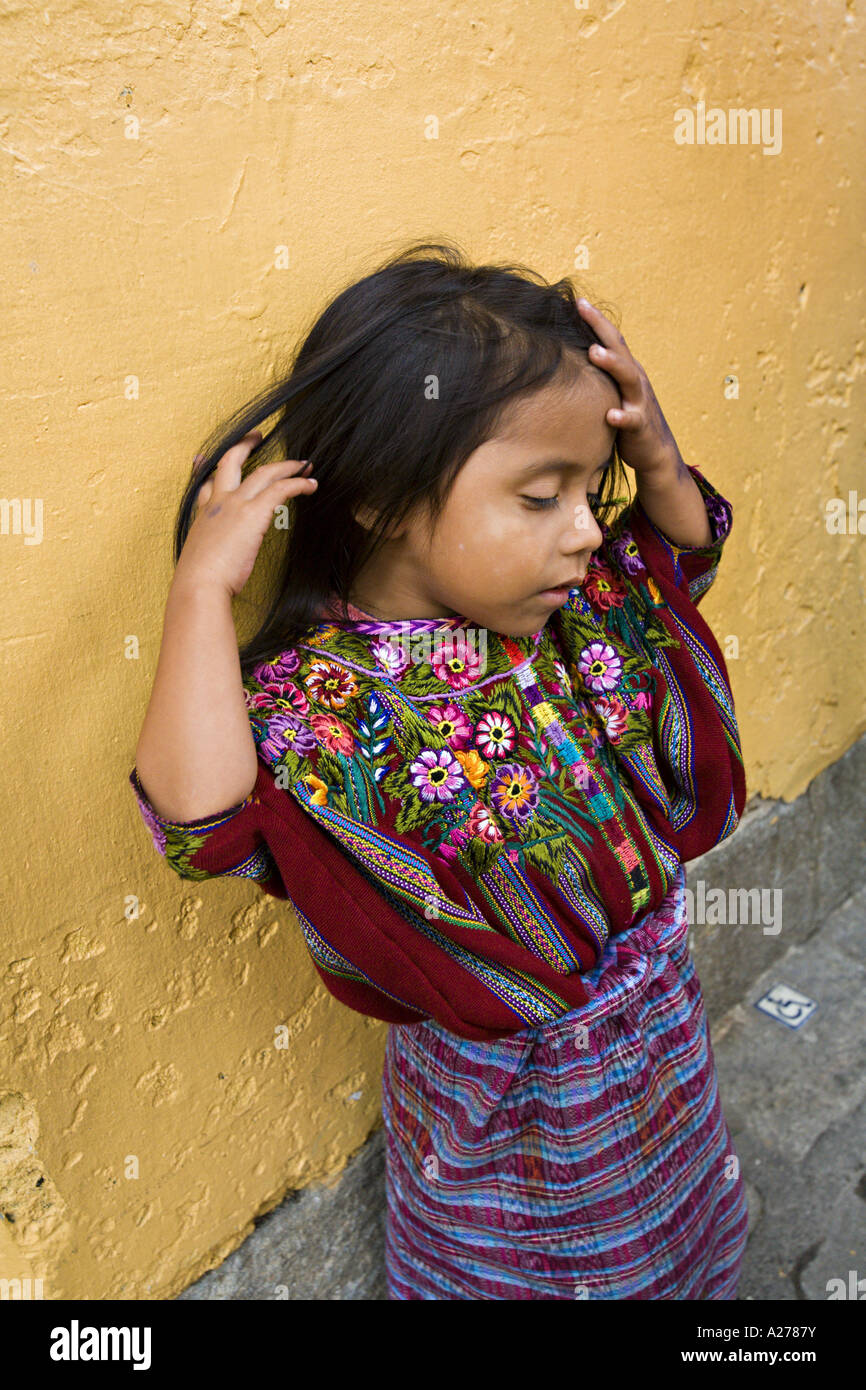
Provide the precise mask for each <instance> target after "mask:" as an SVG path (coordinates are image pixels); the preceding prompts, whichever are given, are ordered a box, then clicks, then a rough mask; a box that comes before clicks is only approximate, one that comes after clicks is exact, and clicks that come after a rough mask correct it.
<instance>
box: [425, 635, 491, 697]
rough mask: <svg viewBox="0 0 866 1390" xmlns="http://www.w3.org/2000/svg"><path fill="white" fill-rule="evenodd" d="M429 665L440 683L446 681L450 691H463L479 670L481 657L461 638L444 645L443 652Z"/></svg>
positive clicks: (475, 678) (475, 677)
mask: <svg viewBox="0 0 866 1390" xmlns="http://www.w3.org/2000/svg"><path fill="white" fill-rule="evenodd" d="M430 665H431V666H432V667H433V670H434V672H435V674H436V677H437V679H438V680H440V681H447V682H448V684H449V685H450V686H451V688H452V690H464V689H465V688H466V686H467V685H473V684H474V683H475V681H476V680H477V679H478V673H479V671H480V670H481V656H480V654H479V653H478V652H476V651H475V649H474V647H470V646H469V645H468V644H467V643H466V641H465V640H464V639H463V638H462V637H458V638H456V639H454V640H452V641H449V642H447V643H446V644H445V651H444V652H443V653H440V654H439V655H438V656H435V657H434V658H433V660H432V661H431V663H430Z"/></svg>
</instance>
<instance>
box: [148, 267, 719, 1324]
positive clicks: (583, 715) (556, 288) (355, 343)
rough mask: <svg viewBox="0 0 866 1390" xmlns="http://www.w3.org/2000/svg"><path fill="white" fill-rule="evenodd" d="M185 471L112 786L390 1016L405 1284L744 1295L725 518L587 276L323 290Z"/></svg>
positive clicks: (382, 275) (161, 842)
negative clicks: (713, 885)
mask: <svg viewBox="0 0 866 1390" xmlns="http://www.w3.org/2000/svg"><path fill="white" fill-rule="evenodd" d="M274 415H278V423H277V424H276V425H275V426H274V427H273V429H272V430H271V431H270V432H269V433H268V434H267V436H264V435H263V433H262V432H261V431H260V430H258V429H257V428H255V427H256V426H257V425H259V424H262V423H264V422H265V421H266V420H267V419H269V418H270V417H271V416H274ZM270 440H273V441H275V443H276V444H277V445H278V446H279V453H280V457H279V458H278V459H276V460H275V461H272V462H269V463H259V464H258V466H256V467H254V468H253V469H252V470H251V471H247V473H246V475H245V476H242V473H243V465H244V464H245V463H246V462H247V461H248V460H250V457H251V455H252V454H253V453H255V454H256V461H258V459H259V458H261V457H262V455H263V452H264V450H265V448H266V444H267V442H268V441H270ZM198 462H199V465H200V466H199V467H198V469H197V470H196V467H195V465H194V469H193V477H192V478H191V479H190V482H189V484H188V486H187V490H186V493H185V496H184V499H183V502H182V504H181V509H180V514H179V517H178V522H177V531H176V537H175V559H176V561H177V564H176V570H175V576H174V579H173V582H172V585H171V590H170V593H169V597H168V602H167V607H166V618H165V627H164V633H163V641H162V648H161V651H160V655H159V662H158V666H157V672H156V677H155V681H154V687H153V693H152V696H151V700H150V704H149V707H148V710H147V715H146V718H145V721H144V725H143V728H142V732H141V736H140V739H139V743H138V748H137V752H136V765H135V767H134V768H133V770H132V772H131V773H130V781H131V783H132V786H133V788H134V790H135V793H136V796H137V798H138V803H139V805H140V808H141V811H142V814H143V816H144V819H145V821H146V823H147V824H148V826H149V827H150V829H151V831H152V834H153V839H154V843H155V846H156V848H157V849H158V850H159V852H160V853H161V854H163V855H165V857H166V859H167V860H168V863H169V864H170V865H171V867H172V869H174V870H175V872H177V873H178V874H179V875H180V876H181V877H182V878H188V879H204V878H211V877H216V876H218V875H240V876H243V877H247V878H251V879H253V880H254V881H255V882H256V883H258V884H259V886H260V887H261V888H262V889H263V890H264V891H265V892H267V893H270V894H272V895H273V896H275V897H278V898H284V899H288V900H290V902H291V904H292V907H293V909H294V911H295V913H296V915H297V919H298V921H299V923H300V926H301V930H302V932H303V933H304V937H305V940H306V942H307V945H308V947H309V951H310V955H311V957H312V960H313V963H314V965H315V968H316V970H317V971H318V973H319V975H320V976H321V978H322V979H323V980H324V982H325V984H326V985H327V987H328V989H329V990H330V992H331V993H332V994H333V995H335V996H336V998H337V999H339V1000H341V1001H342V1002H343V1003H345V1004H347V1005H348V1006H349V1007H351V1008H353V1009H356V1010H358V1011H360V1012H361V1013H364V1014H368V1015H372V1016H373V1017H375V1018H379V1019H384V1020H386V1021H388V1022H389V1023H390V1024H391V1025H392V1026H391V1027H390V1028H389V1030H388V1038H387V1046H386V1054H385V1071H384V1077H383V1093H382V1096H383V1116H384V1123H385V1130H386V1152H387V1164H386V1192H387V1223H386V1258H387V1274H388V1288H389V1297H391V1298H394V1299H450V1298H455V1299H460V1298H467V1299H512V1298H513V1299H521V1298H606V1299H623V1298H641V1299H733V1298H734V1297H735V1295H736V1288H737V1280H738V1277H739V1271H740V1265H741V1260H742V1256H743V1251H744V1247H745V1242H746V1229H747V1209H746V1204H745V1196H744V1184H743V1180H742V1177H741V1176H740V1174H739V1164H738V1161H737V1156H736V1153H735V1151H734V1148H733V1144H732V1142H731V1136H730V1133H729V1131H728V1128H727V1125H726V1122H725V1119H724V1116H723V1114H722V1110H721V1107H720V1102H719V1095H718V1089H717V1080H716V1070H715V1063H714V1059H713V1053H712V1048H711V1044H710V1038H709V1032H708V1027H707V1022H706V1017H705V1013H704V1006H703V1000H702V995H701V987H700V983H699V981H698V979H697V976H696V974H695V970H694V966H693V964H692V961H691V958H690V956H689V950H688V939H687V932H688V922H687V920H686V909H685V897H684V887H685V874H684V869H683V862H684V861H686V860H688V859H691V858H693V857H694V856H696V855H698V854H701V853H703V852H704V851H706V850H708V849H709V848H710V847H711V846H713V845H715V844H717V843H718V842H719V841H721V840H723V839H724V838H725V837H726V836H728V835H730V834H731V832H732V831H733V830H734V829H735V827H736V826H737V824H738V821H739V817H740V815H741V813H742V810H743V806H744V803H745V795H746V787H745V778H744V773H743V764H742V759H741V753H740V744H739V738H738V731H737V724H736V719H735V714H734V704H733V699H732V696H731V690H730V685H729V682H728V676H727V671H726V667H725V662H724V660H723V657H722V654H721V651H720V649H719V647H718V645H717V643H716V640H715V638H714V637H713V634H712V632H711V631H710V629H709V628H708V626H707V624H706V623H705V622H704V620H703V619H702V617H701V615H700V614H699V612H698V610H697V606H696V605H697V604H698V602H699V600H700V598H701V596H702V595H703V594H704V593H705V592H706V590H707V589H708V588H709V586H710V584H711V583H712V582H713V579H714V577H715V574H716V568H717V564H718V561H719V557H720V554H721V550H722V547H723V544H724V542H725V540H726V538H727V536H728V535H729V533H730V529H731V506H730V504H729V503H728V502H727V501H726V499H725V498H724V497H722V496H721V495H720V494H719V493H718V492H717V491H716V490H715V488H714V487H713V486H712V485H711V484H710V483H709V482H708V481H707V480H706V479H705V478H704V477H703V475H702V474H701V473H700V472H699V470H698V469H697V468H696V467H694V466H689V467H687V466H686V465H685V464H684V462H683V460H682V458H681V457H680V454H679V451H678V449H677V445H676V443H675V441H674V438H673V436H672V434H671V432H670V430H669V428H668V426H667V424H666V422H665V420H664V417H663V416H662V413H661V410H660V408H659V405H658V403H657V401H656V398H655V396H654V394H653V391H652V388H651V386H650V384H649V381H648V379H647V376H646V373H645V372H644V370H643V368H642V367H641V366H640V365H639V363H637V362H636V361H635V359H634V357H633V356H632V354H631V352H630V351H629V349H628V347H627V346H626V343H625V341H624V339H623V337H622V336H621V334H620V333H619V332H618V331H617V329H616V328H615V327H614V326H613V325H612V323H611V321H610V319H609V318H608V317H606V315H605V314H604V313H602V312H601V311H600V310H599V309H598V308H597V307H593V306H591V305H590V304H588V303H587V302H586V301H585V300H583V299H581V300H578V301H576V300H575V297H574V290H573V287H572V285H571V283H570V282H569V281H568V280H565V281H561V282H560V283H558V284H556V285H553V286H551V285H548V284H547V283H546V282H545V281H544V280H542V278H541V277H540V276H537V275H534V274H533V273H532V272H531V271H527V270H526V269H525V268H523V267H495V266H480V267H479V266H474V265H471V264H469V263H467V262H466V260H465V259H464V258H463V257H462V255H461V254H460V252H459V251H457V250H456V249H455V248H454V247H453V246H451V245H441V244H438V243H436V244H430V243H420V244H416V245H414V246H410V247H409V248H407V250H405V251H404V252H403V253H402V254H401V255H399V256H397V257H395V258H393V259H392V260H390V261H388V262H386V263H385V264H384V265H382V266H381V267H379V268H378V269H377V270H376V271H375V272H374V273H372V274H371V275H369V276H367V277H365V278H364V279H362V280H360V281H359V282H358V283H356V284H353V285H351V286H350V287H349V288H348V289H346V290H345V291H344V292H343V293H341V294H340V295H338V296H337V297H336V298H335V299H334V301H333V302H332V303H331V304H330V305H329V306H328V307H327V308H326V310H325V311H324V313H323V314H322V315H321V317H320V318H319V319H318V321H317V322H316V324H315V325H314V327H313V329H312V331H311V332H310V334H309V336H308V337H307V338H306V340H305V342H304V343H303V346H302V347H301V349H300V351H299V353H298V355H297V358H296V360H295V362H294V364H293V366H292V369H291V370H290V371H289V372H288V374H287V375H286V376H285V378H284V379H283V380H281V381H280V382H279V384H278V385H277V386H275V387H274V388H273V389H271V390H269V391H268V392H267V393H264V394H263V395H262V396H261V397H259V398H258V399H257V400H256V401H254V402H253V403H252V404H251V405H250V406H249V407H248V408H247V409H246V410H245V411H244V412H243V413H242V414H241V416H240V417H239V418H237V419H236V421H235V423H234V425H233V427H231V428H228V429H227V430H226V431H225V432H224V433H223V434H222V436H221V437H220V438H219V440H218V441H216V443H215V444H214V447H213V448H210V449H208V450H207V451H206V453H205V454H204V455H200V456H198ZM622 464H625V465H626V466H627V467H628V468H630V469H631V470H633V472H634V474H635V476H636V480H637V498H636V499H634V500H633V501H628V499H627V498H625V497H618V496H614V493H615V492H616V491H617V488H618V486H619V485H621V484H622V483H623V482H624V480H625V478H626V477H627V476H628V475H626V474H625V473H624V472H623V471H622ZM311 466H312V468H313V469H314V470H315V477H312V476H311V475H310V468H311ZM622 502H627V505H626V506H625V507H624V508H622V509H620V510H618V511H617V510H616V507H617V505H618V504H620V503H622ZM196 503H197V507H196V510H195V513H194V514H193V508H194V506H196ZM287 518H288V520H289V522H290V523H291V524H290V526H289V528H288V529H287V532H286V534H285V536H284V537H280V539H281V541H282V543H283V552H282V564H281V571H280V581H279V585H278V589H277V592H276V593H275V596H274V599H273V602H272V604H271V606H270V609H269V611H268V613H267V615H266V617H265V619H264V621H263V623H262V625H261V627H260V628H259V630H258V632H257V633H256V635H255V636H254V637H253V639H252V640H251V641H250V642H249V643H248V644H246V646H245V647H243V648H242V649H241V651H240V653H239V652H238V647H237V638H236V635H235V631H234V626H233V622H232V613H231V600H232V597H233V596H235V595H237V594H238V593H240V591H241V590H242V588H243V587H244V585H245V583H246V581H247V579H248V577H249V575H250V573H251V571H252V568H253V565H254V562H255V559H256V556H257V554H258V551H259V548H260V546H261V543H262V540H263V538H264V536H265V533H266V532H267V531H268V529H269V527H270V526H271V525H272V524H275V525H276V528H277V529H278V530H282V529H284V528H285V524H286V520H287Z"/></svg>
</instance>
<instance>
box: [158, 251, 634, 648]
mask: <svg viewBox="0 0 866 1390" xmlns="http://www.w3.org/2000/svg"><path fill="white" fill-rule="evenodd" d="M580 293H583V291H582V290H581V289H578V288H576V286H575V285H574V284H573V283H572V280H571V279H569V278H566V279H562V280H559V281H557V283H556V284H553V285H551V284H549V283H548V282H547V281H546V280H544V279H543V277H542V276H541V275H539V274H537V273H536V272H535V271H533V270H530V269H528V268H527V267H525V266H522V265H512V264H508V265H483V266H476V265H473V264H471V262H470V261H469V260H468V259H467V258H466V256H465V255H464V254H463V252H462V251H461V250H460V249H459V248H458V247H457V246H456V245H455V244H454V243H453V242H451V241H448V240H446V241H435V242H434V241H417V242H413V243H411V244H410V245H408V246H406V247H405V248H404V249H403V250H402V251H400V252H399V253H398V254H397V255H395V256H393V257H389V258H388V259H387V260H386V261H385V262H384V263H382V264H381V265H379V266H378V268H377V269H375V270H374V271H373V272H372V273H371V274H369V275H366V276H364V277H363V278H362V279H360V280H358V281H356V282H355V283H354V284H351V285H349V286H348V288H347V289H344V290H342V291H341V292H340V293H339V294H338V295H336V297H335V298H334V299H332V300H331V302H330V303H329V304H328V306H327V308H326V309H325V310H324V312H323V313H322V314H321V315H320V316H319V318H318V319H317V320H316V322H315V323H314V324H313V327H312V328H311V329H310V331H309V332H308V334H307V336H306V338H305V339H304V341H303V343H302V345H301V347H300V348H299V349H298V351H297V353H296V355H295V358H294V361H293V363H292V365H291V367H290V369H289V371H288V373H287V374H285V375H283V376H282V377H281V379H280V380H279V381H278V383H277V385H275V386H271V387H269V388H268V389H267V390H266V391H263V392H261V393H260V394H259V395H258V396H256V397H255V398H254V399H253V400H252V401H250V402H249V403H248V404H247V405H246V406H244V407H243V408H242V409H240V410H239V411H237V412H236V413H235V415H234V416H232V417H231V418H230V420H229V421H227V422H226V423H225V424H224V425H223V426H222V427H221V428H220V430H219V433H218V434H215V435H213V436H212V437H211V439H210V440H209V441H208V442H207V443H206V444H205V445H204V447H203V449H202V451H201V452H202V454H203V456H204V457H203V459H202V461H201V462H200V464H199V467H198V469H197V470H196V472H195V473H194V476H193V477H192V478H191V479H190V481H189V483H188V485H187V488H186V492H185V493H184V495H183V498H182V500H181V503H180V508H179V511H178V516H177V521H176V524H175V537H174V560H175V563H177V560H178V559H179V557H180V553H181V550H182V549H183V544H184V541H185V539H186V536H187V532H188V531H189V527H190V524H191V518H192V512H193V508H194V506H195V499H196V496H197V493H198V490H199V488H200V487H201V486H202V484H203V483H204V482H205V481H206V480H207V478H208V477H210V475H211V474H212V473H213V471H214V469H215V468H216V465H217V463H218V462H219V460H220V458H221V457H222V455H223V454H224V453H225V452H226V450H227V449H230V448H232V447H233V446H234V445H235V444H237V443H239V442H240V440H242V439H243V438H244V436H245V435H247V434H248V433H249V432H250V431H251V430H253V429H257V428H261V427H262V425H263V422H264V421H266V420H268V419H270V417H272V416H277V419H276V421H275V423H273V424H272V426H271V427H270V429H268V430H267V431H265V430H264V429H263V430H262V434H263V439H262V443H261V444H260V445H259V446H258V448H257V449H255V450H254V452H253V453H252V455H251V456H250V458H249V459H248V460H247V462H246V464H245V465H244V476H246V475H247V473H248V472H249V471H250V469H252V468H254V467H256V466H258V464H260V463H263V462H265V461H266V460H267V458H268V456H269V455H270V456H272V457H273V458H274V459H276V458H292V459H310V460H311V462H312V465H313V466H312V470H311V471H312V473H314V474H315V476H316V477H317V478H318V479H319V486H318V488H316V490H315V491H314V492H312V493H310V494H304V495H303V496H301V497H298V498H294V499H291V500H290V501H289V502H288V503H287V504H286V510H287V514H288V516H289V525H288V526H287V528H286V529H285V531H284V533H283V540H282V545H283V548H282V551H281V559H280V566H279V579H278V582H277V584H276V586H275V591H274V594H273V598H272V600H271V602H270V606H269V608H268V611H267V613H266V615H265V617H264V619H263V621H262V622H261V624H260V626H259V628H258V630H257V631H256V633H255V634H254V636H253V637H251V638H250V639H249V640H248V641H247V642H245V643H244V644H243V645H242V646H241V648H240V659H241V668H242V671H243V672H244V674H247V673H248V672H249V671H250V670H251V669H252V668H253V667H254V666H255V665H257V664H258V663H260V662H261V661H263V660H267V659H270V658H273V657H274V656H275V655H277V654H278V653H279V652H281V651H285V650H286V649H287V648H289V647H291V646H293V645H295V643H296V642H298V641H299V640H300V639H301V638H302V637H303V635H304V634H306V633H309V631H310V629H311V628H312V627H314V626H315V625H316V624H317V623H318V622H320V621H321V617H320V614H321V610H322V607H323V606H324V605H325V603H326V602H327V601H328V598H329V597H330V595H331V594H332V593H333V594H336V595H337V598H338V599H339V600H340V601H341V602H342V603H345V602H346V601H348V598H349V594H350V592H351V590H352V586H353V583H354V580H355V576H356V575H357V574H358V573H359V571H360V569H361V567H362V565H363V564H364V563H365V562H366V560H367V559H368V558H369V556H370V555H371V554H372V553H373V552H374V551H375V550H376V549H377V548H378V546H379V544H380V543H381V540H382V537H383V533H384V532H385V531H386V530H387V528H388V527H389V526H391V525H393V524H394V523H396V522H399V521H401V520H402V519H403V518H404V517H405V516H406V515H407V514H408V512H409V511H410V510H411V509H412V508H413V507H414V506H415V505H416V504H419V503H423V502H425V501H426V503H427V505H428V507H429V508H430V517H431V522H435V520H436V519H437V518H438V516H439V515H440V513H441V511H442V508H443V506H444V504H445V500H446V498H447V495H448V491H449V488H450V486H451V484H452V482H453V480H454V478H455V477H456V475H457V473H458V471H459V470H460V468H462V466H463V464H464V463H465V462H466V460H467V458H468V457H469V455H470V454H471V453H472V452H473V450H475V449H477V448H478V446H479V445H480V444H482V443H484V441H485V440H486V439H489V438H490V437H491V436H492V435H494V434H495V433H496V426H497V422H498V421H499V419H500V417H501V415H502V414H503V412H504V411H505V408H506V406H507V405H508V403H509V402H510V401H511V400H513V398H514V397H516V396H518V395H519V394H520V393H521V392H527V391H529V390H537V389H540V388H541V387H542V386H543V385H544V384H545V383H546V382H548V381H549V380H550V379H551V378H552V377H553V376H555V375H556V374H557V373H558V372H560V371H562V372H563V373H564V374H567V375H574V374H575V373H576V372H577V371H578V370H579V371H585V370H592V371H598V370H600V369H599V368H597V367H595V365H594V364H593V363H592V362H591V360H590V359H589V357H588V355H587V349H588V348H589V345H590V344H591V343H593V342H597V341H598V339H597V337H596V335H595V333H593V331H592V329H591V328H589V326H588V325H587V324H586V323H585V321H584V320H583V319H582V318H581V316H580V313H579V312H578V309H577V304H576V300H577V296H578V294H580ZM594 302H596V303H598V301H594ZM599 307H601V308H603V309H604V312H606V313H607V315H608V317H609V318H610V319H611V320H612V321H614V322H615V321H616V319H615V317H614V312H612V311H611V309H610V308H609V307H608V306H606V305H601V304H600V305H599ZM566 353H568V354H570V356H566V355H565V354H566ZM575 357H576V359H577V360H575ZM269 445H270V446H271V447H270V448H269V447H268V446H269ZM623 485H625V486H626V487H628V479H627V476H626V474H625V471H624V469H623V467H622V463H621V461H620V459H619V456H618V455H615V458H614V464H613V466H612V467H611V468H609V469H608V470H607V472H606V473H605V475H604V481H603V483H602V485H601V489H600V491H599V494H598V497H597V499H594V500H593V501H592V508H593V512H594V514H595V516H596V518H597V519H598V520H599V521H600V522H602V521H605V520H608V519H609V513H610V512H611V509H612V508H614V506H615V505H616V504H617V503H619V502H623V501H625V500H627V499H626V498H624V497H620V496H615V494H616V493H618V492H619V490H620V489H621V487H622V486H623ZM359 508H363V509H366V518H365V519H366V520H367V521H368V522H369V523H370V529H369V530H368V529H366V528H365V527H364V526H361V525H359V523H358V522H357V521H356V520H355V512H356V511H357V510H358V509H359ZM343 611H344V612H345V610H343Z"/></svg>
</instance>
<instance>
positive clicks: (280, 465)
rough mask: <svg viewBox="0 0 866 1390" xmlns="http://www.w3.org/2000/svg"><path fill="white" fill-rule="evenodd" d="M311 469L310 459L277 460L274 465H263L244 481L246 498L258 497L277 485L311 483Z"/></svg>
mask: <svg viewBox="0 0 866 1390" xmlns="http://www.w3.org/2000/svg"><path fill="white" fill-rule="evenodd" d="M311 468H312V464H311V463H310V460H309V459H277V460H276V462H274V463H263V464H262V465H261V467H260V468H256V469H254V470H253V472H252V473H250V474H249V475H248V476H247V477H246V478H245V479H244V482H243V493H244V496H245V497H258V495H259V493H261V492H264V491H265V490H266V488H269V487H272V486H275V485H276V484H277V483H286V482H289V481H291V482H297V481H309V477H308V475H309V471H310V469H311ZM302 475H303V476H302Z"/></svg>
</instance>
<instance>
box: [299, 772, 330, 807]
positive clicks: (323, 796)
mask: <svg viewBox="0 0 866 1390" xmlns="http://www.w3.org/2000/svg"><path fill="white" fill-rule="evenodd" d="M303 780H304V781H305V782H306V784H307V786H308V787H314V788H315V790H314V792H313V795H312V796H311V797H310V800H311V801H312V803H313V805H314V806H327V804H328V788H327V785H326V783H324V782H323V781H321V779H320V778H318V777H317V776H316V774H315V773H314V772H311V773H310V774H309V776H308V777H305V778H304V779H303Z"/></svg>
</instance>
